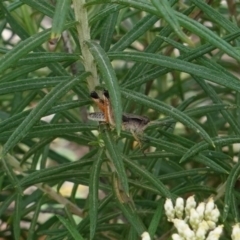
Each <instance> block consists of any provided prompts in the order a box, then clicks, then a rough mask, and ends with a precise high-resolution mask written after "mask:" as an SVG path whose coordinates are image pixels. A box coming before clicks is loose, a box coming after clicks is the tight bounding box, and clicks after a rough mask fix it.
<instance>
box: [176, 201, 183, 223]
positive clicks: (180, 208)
mask: <svg viewBox="0 0 240 240" xmlns="http://www.w3.org/2000/svg"><path fill="white" fill-rule="evenodd" d="M183 210H184V200H183V198H180V197H179V198H177V200H176V205H175V214H176V216H177V217H178V218H179V219H182V218H183Z"/></svg>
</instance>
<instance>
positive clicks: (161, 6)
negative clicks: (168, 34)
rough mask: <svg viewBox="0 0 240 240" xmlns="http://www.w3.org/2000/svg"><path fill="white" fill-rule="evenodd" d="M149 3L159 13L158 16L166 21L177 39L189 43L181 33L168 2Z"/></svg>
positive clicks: (153, 1) (154, 1) (155, 0)
mask: <svg viewBox="0 0 240 240" xmlns="http://www.w3.org/2000/svg"><path fill="white" fill-rule="evenodd" d="M151 2H152V4H153V5H154V7H155V8H156V9H157V11H158V12H159V13H160V16H162V17H163V18H164V19H165V20H166V22H167V23H168V24H169V25H170V26H171V27H172V29H173V31H174V32H175V33H176V34H177V35H178V36H179V38H180V39H182V40H183V41H184V42H187V43H191V41H190V40H189V39H188V37H187V36H186V34H184V32H183V31H182V29H181V27H180V24H179V22H178V19H177V17H176V14H175V13H174V11H173V9H172V8H171V5H170V3H169V1H167V0H162V1H158V0H151Z"/></svg>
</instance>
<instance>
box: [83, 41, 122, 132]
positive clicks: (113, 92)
mask: <svg viewBox="0 0 240 240" xmlns="http://www.w3.org/2000/svg"><path fill="white" fill-rule="evenodd" d="M87 45H88V47H89V50H90V52H91V53H92V55H93V57H94V59H95V60H96V62H97V65H98V67H99V70H100V72H101V75H102V79H103V81H104V82H105V83H106V86H107V88H108V91H109V94H110V98H111V104H112V109H113V115H114V119H115V123H116V130H117V133H118V135H120V132H121V128H122V103H121V94H120V89H119V86H118V81H117V77H116V74H115V72H114V70H113V68H112V65H111V62H110V61H109V59H108V57H107V55H106V53H105V52H104V50H103V49H102V48H101V47H100V46H99V45H98V44H96V43H94V42H92V41H88V42H87Z"/></svg>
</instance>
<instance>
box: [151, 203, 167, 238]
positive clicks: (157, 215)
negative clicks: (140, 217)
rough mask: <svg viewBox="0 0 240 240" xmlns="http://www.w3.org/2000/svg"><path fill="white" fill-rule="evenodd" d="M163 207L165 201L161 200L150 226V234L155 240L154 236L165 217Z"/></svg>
mask: <svg viewBox="0 0 240 240" xmlns="http://www.w3.org/2000/svg"><path fill="white" fill-rule="evenodd" d="M163 205H164V200H163V199H161V200H160V201H159V203H158V207H157V209H156V210H155V213H154V215H153V217H152V220H151V223H150V224H149V227H148V232H149V234H150V236H151V237H152V238H154V235H155V233H156V231H157V228H158V227H159V223H160V221H161V218H162V216H163Z"/></svg>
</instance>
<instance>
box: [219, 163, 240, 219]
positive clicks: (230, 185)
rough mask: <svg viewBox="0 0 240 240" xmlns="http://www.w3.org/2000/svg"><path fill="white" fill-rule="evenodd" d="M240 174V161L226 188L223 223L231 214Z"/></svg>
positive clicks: (229, 177) (231, 173)
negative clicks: (235, 187)
mask: <svg viewBox="0 0 240 240" xmlns="http://www.w3.org/2000/svg"><path fill="white" fill-rule="evenodd" d="M239 174H240V161H239V162H238V163H237V164H236V165H235V166H234V167H233V168H232V171H231V172H230V173H229V176H228V179H227V182H226V187H225V191H226V192H225V197H224V210H223V216H222V218H223V221H224V222H225V221H226V219H227V217H228V214H229V210H230V208H231V204H232V198H233V197H234V191H233V190H234V186H235V183H236V181H237V179H238V177H239Z"/></svg>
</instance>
